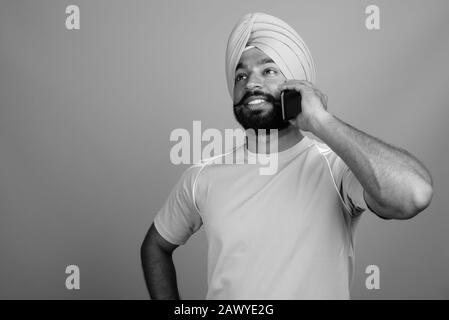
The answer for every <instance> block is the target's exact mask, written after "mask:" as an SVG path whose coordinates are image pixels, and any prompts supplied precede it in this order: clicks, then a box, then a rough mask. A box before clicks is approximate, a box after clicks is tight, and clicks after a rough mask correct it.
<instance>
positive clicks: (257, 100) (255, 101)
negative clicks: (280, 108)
mask: <svg viewBox="0 0 449 320" xmlns="http://www.w3.org/2000/svg"><path fill="white" fill-rule="evenodd" d="M262 102H265V100H263V99H256V100H253V101H250V102H248V104H259V103H262Z"/></svg>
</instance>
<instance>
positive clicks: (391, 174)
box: [141, 13, 433, 299]
mask: <svg viewBox="0 0 449 320" xmlns="http://www.w3.org/2000/svg"><path fill="white" fill-rule="evenodd" d="M226 76H227V84H228V89H229V94H230V96H231V97H232V99H233V105H234V114H235V117H236V119H237V121H238V122H239V123H240V125H241V126H242V127H243V128H244V129H247V130H248V132H253V134H248V135H247V141H246V143H245V144H243V145H242V146H240V147H239V148H236V149H234V150H233V151H231V152H229V153H226V154H224V155H222V156H220V158H226V157H233V156H235V155H236V154H237V153H238V154H240V155H241V154H244V157H245V159H246V158H247V160H248V159H250V158H251V157H253V158H254V157H256V156H257V153H258V152H268V151H267V150H266V149H263V148H258V144H257V141H258V139H260V138H261V137H260V136H261V134H260V133H258V132H259V131H258V129H267V131H266V134H265V135H263V134H262V136H263V137H262V138H263V139H265V141H268V142H270V143H271V142H273V141H270V140H273V139H276V141H275V142H276V143H277V146H278V150H276V151H275V152H273V154H274V155H275V156H277V160H278V169H277V171H276V172H275V173H274V174H272V175H261V174H260V173H259V170H258V169H259V164H257V163H256V164H254V163H252V164H249V163H241V162H240V163H239V164H235V165H232V164H231V165H230V164H223V161H221V162H220V163H218V162H217V161H215V160H216V158H214V161H202V162H201V163H198V164H195V165H192V166H191V167H189V168H188V169H187V170H186V171H185V172H184V174H183V175H182V177H181V178H180V180H179V182H178V183H177V184H176V186H175V187H174V188H173V190H172V192H171V194H170V195H169V197H168V199H167V201H166V202H165V204H164V206H163V207H162V208H161V209H160V211H159V212H158V213H157V215H156V217H155V220H154V223H153V225H152V226H151V227H150V230H149V231H148V233H147V235H146V237H145V240H144V242H143V244H142V247H141V255H142V264H143V269H144V275H145V279H146V283H147V286H148V289H149V292H150V295H151V297H152V298H153V299H179V298H180V297H179V293H178V288H177V284H176V273H175V267H174V264H173V260H172V253H173V250H175V249H176V248H177V247H178V246H179V245H181V244H184V243H185V242H186V241H187V240H188V238H189V237H190V236H191V235H192V234H193V233H194V232H196V231H197V230H198V229H199V228H200V227H201V226H202V225H204V228H205V232H206V236H207V239H208V261H207V262H208V269H207V270H208V274H207V280H208V291H207V296H206V299H349V298H350V292H349V288H350V283H351V279H352V276H353V264H354V231H355V228H356V226H357V222H358V221H359V219H360V217H361V216H362V214H363V213H364V214H367V213H373V214H376V215H377V216H379V217H381V218H383V219H399V220H405V219H410V218H412V217H413V216H415V215H416V214H418V213H419V212H421V211H422V210H424V209H425V208H426V207H427V206H428V205H429V203H430V201H431V198H432V193H433V188H432V179H431V176H430V174H429V172H428V171H427V169H426V168H425V167H424V166H423V165H422V164H421V163H420V162H419V161H418V160H417V159H416V158H415V157H413V156H411V155H410V154H409V153H408V152H406V151H404V150H401V149H398V148H396V147H393V146H391V145H388V144H386V143H384V142H382V141H380V140H379V139H377V138H374V137H371V136H369V135H368V134H366V133H364V132H362V131H360V130H358V129H355V128H354V127H352V126H350V125H349V124H346V123H345V122H343V121H342V120H340V119H338V118H337V117H335V116H334V115H332V114H331V113H330V112H329V111H327V97H326V95H324V94H323V93H322V92H321V91H320V90H319V89H318V88H317V87H316V86H315V65H314V62H313V59H312V56H311V53H310V51H309V49H308V48H307V46H306V44H305V43H304V41H303V40H302V38H301V37H300V36H299V35H298V34H297V33H296V31H295V30H293V29H292V28H291V27H290V26H289V25H288V24H287V23H285V22H284V21H282V20H280V19H278V18H276V17H273V16H271V15H268V14H264V13H251V14H247V15H245V16H243V17H242V18H241V19H240V20H239V21H238V22H237V24H236V25H235V27H234V29H233V30H232V33H231V35H230V37H229V40H228V46H227V50H226ZM283 90H293V91H296V92H298V93H300V95H301V109H302V111H301V113H299V115H298V116H297V117H296V118H294V119H291V120H284V119H283V117H282V111H281V103H280V94H281V92H282V91H283ZM249 129H254V130H253V131H251V130H249ZM256 130H257V131H256ZM273 130H275V132H276V134H273V133H272V132H273ZM300 130H302V131H303V132H304V131H308V132H311V133H312V134H313V135H315V136H316V137H318V138H319V139H320V140H321V141H317V140H315V139H312V138H310V137H307V136H304V135H303V134H302V133H301V132H302V131H300ZM242 148H243V149H244V150H245V152H244V153H239V152H238V151H241V150H242ZM226 163H228V162H226Z"/></svg>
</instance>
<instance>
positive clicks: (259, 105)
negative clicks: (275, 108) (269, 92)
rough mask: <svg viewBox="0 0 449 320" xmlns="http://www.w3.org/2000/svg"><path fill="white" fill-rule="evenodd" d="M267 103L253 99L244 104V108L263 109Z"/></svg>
mask: <svg viewBox="0 0 449 320" xmlns="http://www.w3.org/2000/svg"><path fill="white" fill-rule="evenodd" d="M268 104H269V102H268V101H267V100H264V99H254V100H252V101H250V102H248V103H245V104H244V106H245V107H246V108H248V109H261V108H265V107H266V106H267V105H268Z"/></svg>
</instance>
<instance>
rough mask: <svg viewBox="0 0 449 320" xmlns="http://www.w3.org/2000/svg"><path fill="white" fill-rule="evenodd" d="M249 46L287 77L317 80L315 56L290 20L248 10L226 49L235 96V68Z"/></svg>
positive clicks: (227, 64)
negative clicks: (266, 57)
mask: <svg viewBox="0 0 449 320" xmlns="http://www.w3.org/2000/svg"><path fill="white" fill-rule="evenodd" d="M247 46H252V47H256V48H258V49H259V50H261V51H262V52H264V53H265V54H266V55H267V56H269V57H270V58H271V59H272V60H273V61H274V62H275V63H276V64H277V65H278V67H279V68H280V70H281V72H282V73H283V74H284V76H285V77H286V78H287V79H296V80H307V81H310V82H312V83H314V82H315V65H314V63H313V59H312V55H311V54H310V51H309V49H308V48H307V46H306V44H305V43H304V41H303V40H302V39H301V37H300V36H299V35H298V34H297V33H296V31H295V30H293V28H292V27H290V26H289V25H288V24H287V23H285V22H284V21H282V20H281V19H279V18H276V17H273V16H271V15H268V14H265V13H248V14H246V15H245V16H243V17H242V18H241V19H240V20H239V21H238V22H237V24H236V25H235V26H234V29H233V30H232V32H231V34H230V36H229V39H228V45H227V48H226V78H227V82H228V90H229V94H230V95H231V97H233V96H234V77H235V68H236V67H237V64H238V62H239V60H240V57H241V56H242V52H243V51H244V50H245V48H246V47H247Z"/></svg>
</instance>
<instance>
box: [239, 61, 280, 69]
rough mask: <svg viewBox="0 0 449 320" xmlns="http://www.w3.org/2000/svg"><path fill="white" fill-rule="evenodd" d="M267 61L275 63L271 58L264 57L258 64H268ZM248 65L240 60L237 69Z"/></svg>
mask: <svg viewBox="0 0 449 320" xmlns="http://www.w3.org/2000/svg"><path fill="white" fill-rule="evenodd" d="M267 63H275V62H274V61H273V60H272V59H271V58H263V59H262V60H259V61H257V64H267ZM244 67H247V65H246V64H244V63H241V62H239V63H238V64H237V67H236V68H235V70H236V71H237V70H238V69H240V68H242V69H243V68H244Z"/></svg>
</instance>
